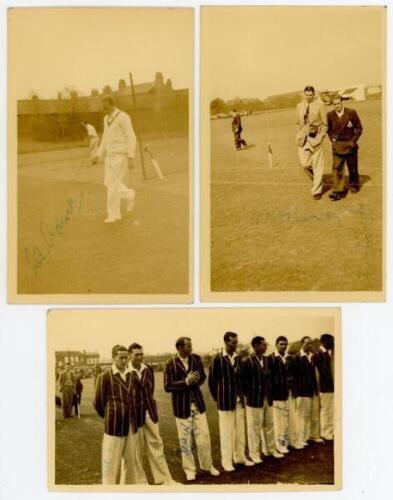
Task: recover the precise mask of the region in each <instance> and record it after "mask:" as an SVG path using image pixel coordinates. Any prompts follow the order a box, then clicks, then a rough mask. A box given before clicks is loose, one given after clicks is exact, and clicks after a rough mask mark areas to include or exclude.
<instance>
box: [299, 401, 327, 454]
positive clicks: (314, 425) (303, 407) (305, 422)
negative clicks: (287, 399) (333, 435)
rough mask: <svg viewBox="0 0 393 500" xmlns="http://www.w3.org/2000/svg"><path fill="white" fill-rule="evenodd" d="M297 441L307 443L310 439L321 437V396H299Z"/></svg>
mask: <svg viewBox="0 0 393 500" xmlns="http://www.w3.org/2000/svg"><path fill="white" fill-rule="evenodd" d="M296 414H297V441H298V443H299V444H302V443H306V442H307V441H308V440H309V439H319V438H320V437H321V436H320V426H319V396H314V397H312V398H303V397H298V398H297V401H296Z"/></svg>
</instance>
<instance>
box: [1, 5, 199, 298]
mask: <svg viewBox="0 0 393 500" xmlns="http://www.w3.org/2000/svg"><path fill="white" fill-rule="evenodd" d="M193 44H194V10H193V9H191V8H171V9H169V8H11V9H9V10H8V139H7V145H8V146H7V147H8V151H7V154H8V301H9V302H10V303H32V304H33V303H36V304H40V303H50V304H56V303H57V304H61V303H64V304H67V303H74V304H75V303H81V304H116V303H119V304H133V303H136V304H146V303H191V302H192V300H193V296H192V289H193V283H192V271H193V269H192V267H193V266H192V261H193V260H192V259H193V255H192V252H193V241H192V240H193V210H192V207H193V200H192V198H193V185H192V179H193V165H192V158H193V128H192V124H193V116H192V111H193V106H192V103H193V67H194V45H193Z"/></svg>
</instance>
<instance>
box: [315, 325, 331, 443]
mask: <svg viewBox="0 0 393 500" xmlns="http://www.w3.org/2000/svg"><path fill="white" fill-rule="evenodd" d="M312 361H313V364H314V365H315V367H316V369H317V380H318V386H319V396H320V404H321V409H320V421H321V437H322V438H323V439H326V440H327V441H331V440H332V439H333V438H334V337H333V335H330V334H329V333H324V334H323V335H321V346H320V347H319V350H318V351H317V352H316V353H315V354H314V356H313V358H312Z"/></svg>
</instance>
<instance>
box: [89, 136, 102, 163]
mask: <svg viewBox="0 0 393 500" xmlns="http://www.w3.org/2000/svg"><path fill="white" fill-rule="evenodd" d="M99 142H100V140H99V139H98V137H93V138H91V139H90V142H89V153H90V157H91V158H94V157H95V155H96V153H97V150H98V144H99Z"/></svg>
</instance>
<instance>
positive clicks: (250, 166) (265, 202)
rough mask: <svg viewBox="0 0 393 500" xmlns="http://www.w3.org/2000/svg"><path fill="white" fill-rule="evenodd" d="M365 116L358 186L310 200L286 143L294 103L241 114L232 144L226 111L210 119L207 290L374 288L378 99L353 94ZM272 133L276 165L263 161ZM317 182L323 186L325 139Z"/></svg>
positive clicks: (378, 259) (378, 234)
mask: <svg viewBox="0 0 393 500" xmlns="http://www.w3.org/2000/svg"><path fill="white" fill-rule="evenodd" d="M351 106H352V107H353V108H355V109H357V111H358V113H359V116H360V119H361V121H362V123H363V127H364V130H363V135H362V137H361V138H360V141H359V146H360V149H359V172H360V175H361V184H362V187H361V191H360V192H359V193H358V194H356V195H353V194H348V196H347V197H346V198H345V199H343V200H341V201H339V202H334V203H333V202H331V201H330V200H329V197H328V195H327V192H325V194H324V196H323V198H322V200H320V201H314V200H313V199H312V197H311V194H310V187H311V181H310V180H309V178H308V177H307V176H306V174H305V173H304V172H303V170H302V169H301V167H300V166H299V163H298V159H297V151H296V147H295V144H294V133H295V110H294V109H291V110H281V111H275V112H268V113H262V114H260V115H255V116H248V117H245V118H243V128H244V133H243V136H244V138H245V139H246V141H247V142H248V143H249V144H253V145H254V147H251V148H249V149H247V150H244V151H240V152H237V151H235V147H234V144H233V142H234V141H233V134H232V133H231V128H230V120H214V121H212V122H211V131H212V134H211V289H212V291H215V292H220V291H303V290H304V291H308V290H310V291H378V290H381V289H382V248H383V233H382V230H383V227H382V193H383V186H382V180H383V179H382V143H381V138H382V131H381V122H382V118H381V101H368V102H361V103H351ZM268 142H271V144H272V149H273V153H274V168H273V169H270V168H269V166H268V158H267V150H266V144H267V143H268ZM325 148H326V159H327V161H326V164H325V181H326V184H327V189H329V186H330V185H331V175H330V173H331V152H330V141H329V140H326V141H325Z"/></svg>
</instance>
